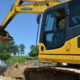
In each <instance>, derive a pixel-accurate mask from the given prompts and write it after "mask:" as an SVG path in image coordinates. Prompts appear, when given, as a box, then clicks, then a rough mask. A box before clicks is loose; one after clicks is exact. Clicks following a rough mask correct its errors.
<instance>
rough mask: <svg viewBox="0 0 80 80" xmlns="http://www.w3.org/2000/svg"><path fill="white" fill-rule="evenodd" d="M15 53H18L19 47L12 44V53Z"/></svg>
mask: <svg viewBox="0 0 80 80" xmlns="http://www.w3.org/2000/svg"><path fill="white" fill-rule="evenodd" d="M17 53H19V47H18V46H17V45H14V46H13V48H12V54H13V55H16V54H17Z"/></svg>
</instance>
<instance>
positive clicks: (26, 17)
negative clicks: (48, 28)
mask: <svg viewBox="0 0 80 80" xmlns="http://www.w3.org/2000/svg"><path fill="white" fill-rule="evenodd" d="M15 1H16V0H0V24H1V23H2V22H3V20H4V18H5V17H6V15H7V14H8V12H9V11H10V9H11V6H12V4H13V3H14V2H15ZM36 17H37V14H31V13H19V14H18V15H17V16H16V17H15V18H14V19H13V20H12V21H11V22H10V24H9V25H8V26H7V28H6V30H7V31H8V32H9V33H10V35H11V36H12V37H13V38H14V41H15V43H16V44H17V45H19V44H24V45H25V46H26V48H25V55H26V54H27V53H28V52H29V51H30V46H31V45H35V44H36V33H37V27H38V26H37V23H36Z"/></svg>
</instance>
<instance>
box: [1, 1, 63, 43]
mask: <svg viewBox="0 0 80 80" xmlns="http://www.w3.org/2000/svg"><path fill="white" fill-rule="evenodd" d="M25 1H26V0H25ZM27 1H29V2H33V3H31V4H22V3H23V2H24V0H17V1H16V2H15V3H14V4H13V6H12V8H11V10H10V12H9V13H8V15H7V16H6V18H5V19H4V21H3V23H2V25H1V26H0V41H10V40H12V39H13V38H12V37H11V36H10V34H9V33H8V32H7V31H5V28H6V27H7V25H8V24H9V23H10V22H11V21H12V19H13V18H14V17H15V16H16V15H17V14H18V13H36V14H42V13H44V11H45V10H46V9H48V8H50V7H52V6H55V5H58V4H61V3H63V2H61V1H52V0H39V1H37V0H27Z"/></svg>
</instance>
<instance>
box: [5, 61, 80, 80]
mask: <svg viewBox="0 0 80 80" xmlns="http://www.w3.org/2000/svg"><path fill="white" fill-rule="evenodd" d="M4 76H10V77H12V78H15V79H16V80H80V70H79V69H74V68H66V67H65V68H64V67H55V66H54V63H52V62H45V61H30V62H26V63H24V64H23V63H22V64H16V65H14V67H10V68H9V69H8V70H7V71H6V72H5V73H4Z"/></svg>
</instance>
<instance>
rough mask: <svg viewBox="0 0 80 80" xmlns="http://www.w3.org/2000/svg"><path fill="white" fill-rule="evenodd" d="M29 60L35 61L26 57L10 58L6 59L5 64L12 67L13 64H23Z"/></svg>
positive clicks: (35, 58)
mask: <svg viewBox="0 0 80 80" xmlns="http://www.w3.org/2000/svg"><path fill="white" fill-rule="evenodd" d="M30 60H37V57H34V58H32V59H29V57H27V56H11V57H10V58H9V59H7V62H8V63H9V64H10V65H13V64H15V63H23V62H27V61H30Z"/></svg>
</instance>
